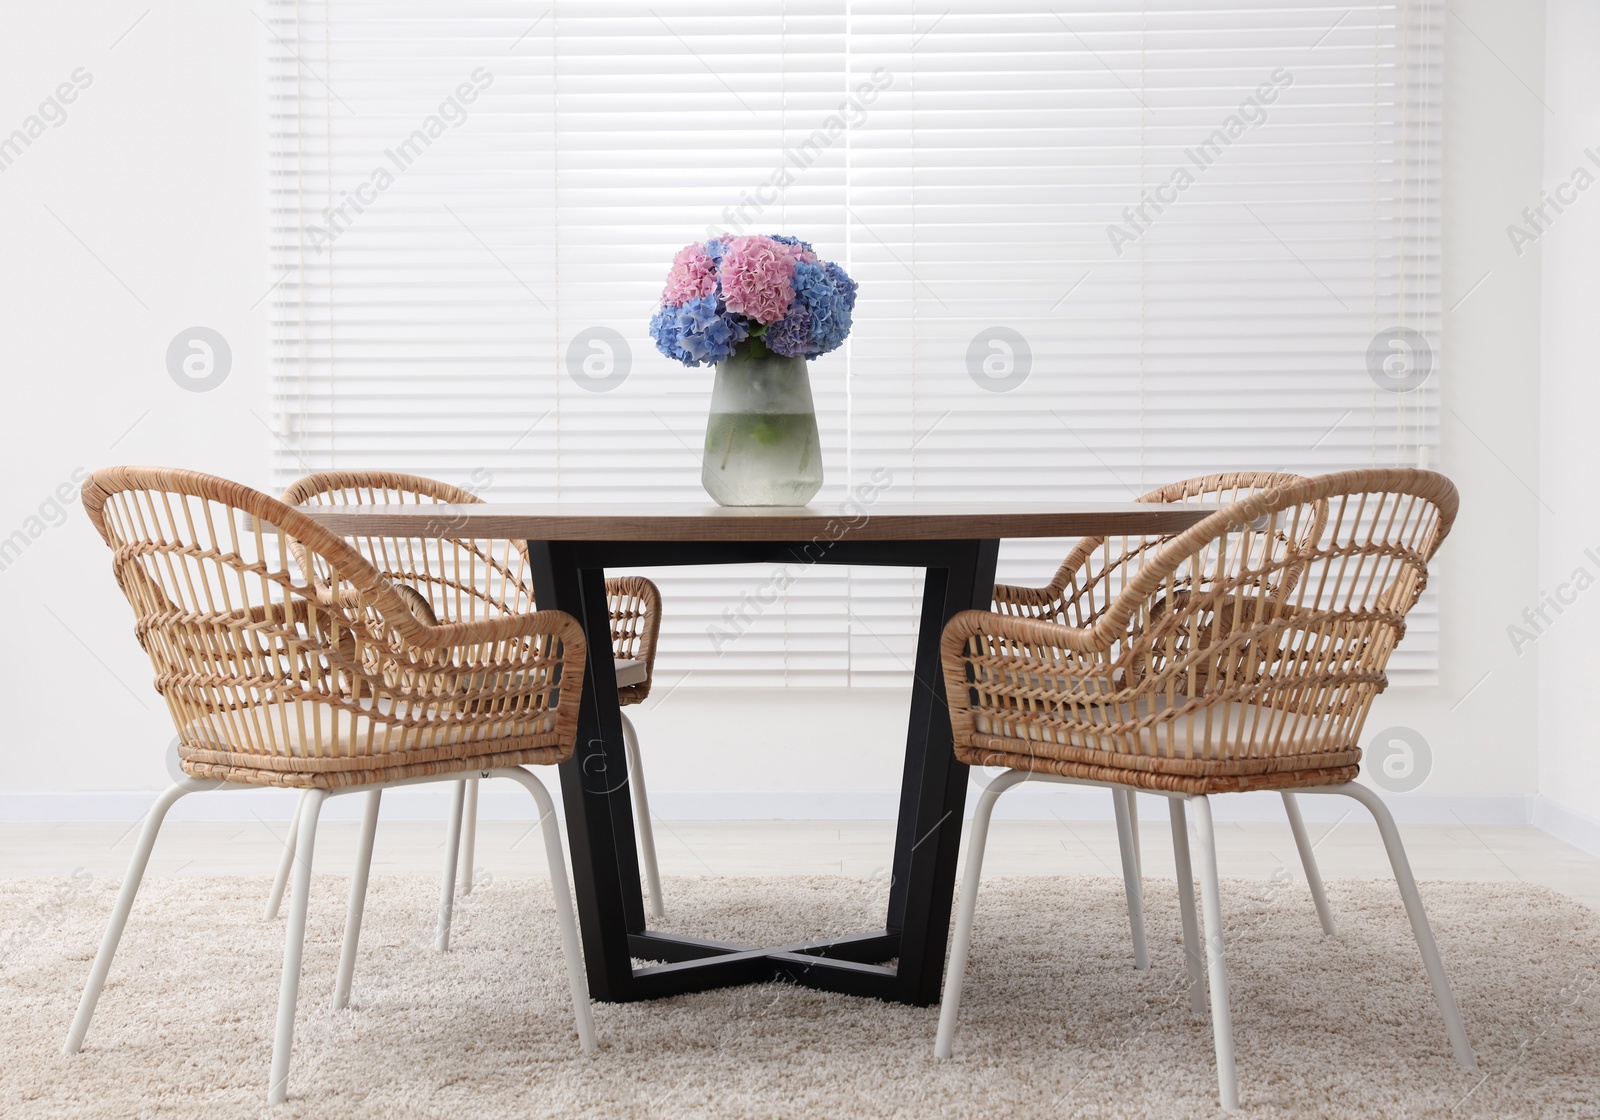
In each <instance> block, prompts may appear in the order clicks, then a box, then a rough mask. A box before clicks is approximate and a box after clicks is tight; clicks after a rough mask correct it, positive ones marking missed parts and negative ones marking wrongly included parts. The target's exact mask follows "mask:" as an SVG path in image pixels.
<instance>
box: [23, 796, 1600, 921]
mask: <svg viewBox="0 0 1600 1120" xmlns="http://www.w3.org/2000/svg"><path fill="white" fill-rule="evenodd" d="M1144 812H1145V813H1146V814H1147V815H1146V816H1145V817H1144V819H1143V821H1142V825H1143V827H1142V849H1143V852H1144V868H1145V874H1146V875H1149V876H1152V877H1154V876H1164V877H1167V878H1170V877H1171V876H1172V874H1173V869H1172V843H1171V836H1170V833H1169V831H1168V825H1167V821H1166V818H1165V814H1164V813H1163V814H1162V815H1161V816H1160V817H1159V818H1157V817H1154V816H1151V815H1148V814H1150V812H1151V809H1150V808H1146V809H1145V810H1144ZM286 823H287V822H286V821H282V820H265V819H262V820H256V821H252V822H250V823H248V824H221V823H203V822H184V821H175V822H172V823H170V824H168V825H167V826H166V828H165V829H164V830H163V831H162V836H161V840H160V842H159V843H158V844H157V845H156V851H155V855H154V857H153V858H152V860H151V863H150V871H149V873H150V874H151V875H157V876H191V875H194V876H199V875H270V874H271V873H272V871H273V869H274V868H275V867H276V865H277V860H278V855H279V853H280V851H281V850H282V843H283V837H284V834H285V831H286ZM1307 827H1308V829H1309V831H1310V833H1311V838H1312V841H1313V843H1314V844H1315V845H1316V853H1317V859H1318V863H1319V865H1320V866H1321V868H1322V873H1323V875H1324V876H1325V877H1327V878H1330V879H1338V878H1388V877H1389V865H1388V861H1387V859H1386V858H1385V856H1384V851H1383V844H1382V842H1381V841H1380V840H1379V838H1378V832H1377V829H1376V828H1375V827H1374V826H1373V825H1371V824H1368V823H1357V822H1356V821H1353V820H1352V821H1346V822H1341V823H1339V824H1336V825H1331V826H1330V825H1327V824H1316V823H1311V824H1308V826H1307ZM356 829H357V826H356V825H355V824H354V823H350V822H342V821H331V822H328V823H326V824H325V825H324V826H323V827H322V830H321V831H320V832H319V834H318V840H317V860H316V863H317V868H318V870H319V871H321V872H323V873H326V874H334V875H340V874H347V873H348V869H349V866H350V861H351V858H352V856H353V853H354V849H355V838H356ZM1401 833H1402V835H1403V837H1404V839H1405V842H1406V849H1407V851H1408V853H1409V854H1410V857H1411V863H1412V867H1413V869H1414V870H1415V871H1416V874H1417V877H1418V878H1419V879H1422V880H1429V879H1455V880H1465V881H1496V880H1498V881H1519V880H1520V881H1524V882H1529V883H1535V884H1540V885H1542V886H1546V887H1549V888H1551V889H1552V890H1556V891H1559V892H1561V893H1562V894H1565V895H1567V896H1568V897H1570V898H1573V899H1575V900H1577V901H1578V902H1581V903H1583V904H1584V905H1586V906H1589V907H1592V908H1594V909H1596V910H1600V859H1596V858H1595V857H1593V856H1590V855H1587V854H1586V853H1584V852H1582V851H1580V850H1578V849H1577V848H1574V847H1571V846H1570V845H1568V844H1564V843H1562V842H1561V841H1559V840H1556V839H1554V838H1553V837H1551V836H1549V835H1547V834H1546V833H1543V832H1540V831H1539V830H1537V829H1534V828H1509V827H1487V826H1474V827H1470V828H1469V827H1467V826H1465V825H1403V826H1401ZM443 834H444V827H443V824H442V823H433V822H427V821H385V822H382V823H381V824H380V827H379V830H378V841H377V848H376V851H375V854H374V859H373V871H374V872H375V873H377V874H417V875H434V874H437V873H438V871H439V870H440V861H441V860H442V856H443V843H442V841H443ZM135 835H136V828H135V826H132V825H122V824H28V825H18V824H12V825H0V877H10V878H21V877H33V876H53V875H68V874H71V873H72V872H73V871H74V870H76V869H78V868H83V869H85V870H87V871H89V872H91V873H92V874H94V875H97V876H99V875H110V876H120V875H121V874H122V872H123V870H124V869H125V867H126V865H127V861H128V855H129V853H130V852H131V850H132V847H133V842H134V838H135ZM1217 843H1218V849H1219V862H1220V865H1221V871H1222V874H1223V875H1224V876H1233V877H1240V878H1260V879H1270V878H1273V877H1282V876H1283V875H1285V874H1288V875H1290V876H1292V877H1294V878H1297V879H1298V878H1301V877H1302V876H1301V871H1300V863H1299V859H1298V857H1297V856H1296V854H1295V849H1294V841H1293V839H1292V838H1291V836H1290V834H1289V829H1288V826H1287V825H1286V824H1230V823H1219V824H1218V825H1217ZM892 844H893V826H892V824H891V822H888V821H855V822H839V821H710V822H690V821H657V822H656V845H657V850H658V854H659V857H660V862H661V873H662V874H663V875H666V876H672V875H848V876H853V877H858V878H860V877H869V876H873V875H887V873H888V872H887V868H888V864H889V856H890V850H891V847H892ZM477 873H478V874H479V875H480V876H481V875H485V874H489V875H495V876H500V877H511V878H532V877H537V876H541V875H543V874H544V873H545V871H544V853H543V852H542V850H541V848H540V840H539V832H538V830H537V829H536V828H534V827H533V826H532V823H531V822H528V823H523V822H508V821H485V822H483V823H482V824H481V825H480V826H479V833H478V857H477ZM985 873H986V874H991V875H1052V874H1056V875H1111V876H1118V875H1120V874H1121V871H1120V864H1119V863H1118V856H1117V846H1116V833H1115V830H1114V828H1113V826H1112V825H1110V824H1108V823H1098V822H1094V823H1089V822H1074V821H1048V822H1045V821H997V822H995V825H994V830H993V832H992V834H991V839H990V842H989V851H988V856H987V859H986V864H985Z"/></svg>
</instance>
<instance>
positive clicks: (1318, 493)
mask: <svg viewBox="0 0 1600 1120" xmlns="http://www.w3.org/2000/svg"><path fill="white" fill-rule="evenodd" d="M1199 484H1200V480H1196V481H1195V482H1191V483H1189V484H1180V485H1186V486H1190V487H1198V486H1199ZM1200 492H1204V491H1203V490H1200V489H1197V490H1196V493H1200ZM1213 492H1214V490H1213ZM1456 506H1457V496H1456V492H1455V488H1454V487H1453V486H1452V485H1451V483H1450V481H1449V480H1448V479H1446V478H1444V477H1443V476H1442V475H1438V474H1434V473H1432V472H1428V471H1420V470H1406V469H1395V470H1364V471H1348V472H1344V473H1340V474H1331V475H1323V476H1319V477H1316V478H1302V479H1291V480H1289V481H1285V482H1282V483H1280V484H1278V485H1274V486H1270V487H1268V488H1267V489H1264V490H1257V491H1255V492H1253V493H1251V494H1250V495H1249V496H1247V497H1245V498H1243V499H1242V500H1240V501H1237V502H1235V503H1233V504H1231V505H1228V506H1226V507H1225V508H1223V509H1221V510H1219V511H1218V512H1216V513H1214V514H1212V515H1211V516H1210V517H1208V518H1206V520H1204V521H1202V522H1200V523H1199V524H1197V525H1195V526H1193V527H1192V528H1190V529H1188V530H1187V531H1185V532H1183V533H1180V534H1177V535H1175V536H1173V537H1170V538H1167V539H1164V540H1157V541H1154V542H1151V541H1145V540H1122V541H1110V540H1108V541H1101V542H1097V543H1096V544H1095V549H1096V550H1100V549H1104V550H1105V552H1106V555H1108V556H1109V557H1110V558H1111V561H1112V562H1111V563H1109V564H1108V565H1105V566H1104V567H1106V568H1108V569H1110V570H1112V572H1113V574H1112V575H1109V576H1104V577H1102V578H1101V579H1100V580H1099V581H1098V582H1097V583H1095V584H1094V585H1093V586H1094V587H1095V588H1096V590H1095V593H1094V594H1095V596H1096V597H1094V598H1089V597H1087V596H1084V595H1080V596H1078V597H1076V598H1073V597H1070V596H1069V597H1067V599H1066V600H1065V601H1066V602H1067V603H1069V604H1078V605H1076V606H1069V607H1068V612H1069V613H1068V617H1071V618H1074V619H1077V620H1080V621H1079V622H1078V624H1077V625H1060V624H1056V623H1051V622H1046V621H1038V620H1029V619H1020V618H1007V617H1005V616H1001V615H996V614H993V613H990V612H979V611H971V612H966V613H964V614H962V615H959V616H957V618H956V619H954V620H953V621H952V622H951V624H950V626H949V627H948V628H947V629H946V632H945V641H944V652H945V674H946V684H947V688H948V689H949V695H950V696H951V697H952V698H953V700H954V701H956V702H953V703H952V705H951V709H952V722H953V724H954V729H955V733H956V742H957V751H958V754H960V755H961V756H962V759H963V761H967V762H981V763H983V764H986V765H1007V766H1018V767H1022V768H1040V769H1055V770H1058V772H1062V773H1067V772H1068V770H1069V769H1070V770H1071V772H1073V773H1076V774H1078V776H1092V775H1085V774H1084V773H1082V772H1080V771H1079V770H1078V769H1075V768H1077V767H1105V768H1107V774H1106V776H1107V777H1108V778H1115V777H1116V771H1117V770H1124V771H1126V770H1136V771H1142V772H1144V773H1145V775H1146V777H1147V779H1148V780H1146V781H1143V782H1141V784H1146V785H1152V786H1157V787H1160V788H1172V789H1188V790H1190V791H1191V792H1205V791H1206V789H1211V790H1217V791H1220V790H1221V789H1224V788H1230V786H1229V781H1228V780H1227V779H1242V778H1247V777H1248V778H1250V779H1252V780H1247V781H1243V782H1242V783H1241V782H1235V783H1234V785H1233V787H1232V788H1245V787H1246V786H1249V787H1252V788H1253V787H1254V786H1256V785H1265V784H1276V785H1280V786H1287V785H1293V784H1296V782H1297V781H1298V782H1300V783H1302V784H1311V783H1312V782H1314V781H1323V780H1348V778H1350V777H1353V776H1354V772H1355V771H1354V767H1355V766H1356V765H1357V764H1358V762H1359V759H1360V749H1359V746H1358V742H1359V737H1360V733H1361V727H1362V723H1363V721H1364V719H1365V717H1366V713H1367V710H1368V708H1369V706H1370V705H1371V702H1372V699H1373V698H1374V697H1375V696H1376V695H1377V693H1378V692H1379V691H1381V690H1382V688H1383V687H1384V684H1385V680H1386V678H1385V668H1386V666H1387V664H1388V660H1389V656H1390V654H1391V653H1392V652H1393V650H1394V648H1395V645H1396V644H1397V643H1398V642H1399V641H1400V639H1401V637H1402V636H1403V635H1404V633H1405V616H1406V613H1407V612H1408V611H1409V610H1410V609H1411V608H1412V607H1413V606H1414V605H1415V603H1416V601H1417V598H1418V596H1420V595H1421V593H1422V590H1423V588H1424V587H1425V586H1426V583H1427V576H1428V561H1429V559H1430V558H1431V557H1432V556H1433V554H1434V552H1435V550H1436V549H1437V548H1438V547H1439V544H1440V542H1441V541H1442V540H1443V539H1444V537H1445V535H1446V533H1448V532H1449V529H1450V525H1451V523H1452V521H1453V520H1454V518H1455V513H1456ZM1086 567H1087V565H1084V564H1081V563H1080V565H1079V568H1078V569H1077V570H1078V571H1080V572H1081V571H1083V570H1084V569H1085V568H1086ZM1070 612H1076V613H1075V614H1074V613H1070ZM962 698H964V699H965V700H966V701H967V702H966V703H961V702H959V700H960V699H962ZM1040 762H1045V763H1061V764H1066V765H1065V767H1057V766H1053V765H1046V766H1039V765H1038V763H1040ZM1278 771H1282V772H1285V773H1287V772H1289V771H1294V772H1297V773H1298V774H1299V777H1298V778H1297V779H1294V780H1281V781H1276V782H1269V781H1267V780H1266V776H1267V775H1271V774H1273V773H1274V772H1278ZM1315 771H1320V772H1322V773H1321V774H1320V775H1317V774H1314V773H1313V772H1315ZM1158 776H1160V780H1157V777H1158ZM1280 776H1281V775H1280ZM1191 779H1193V780H1194V781H1191ZM1201 779H1204V780H1205V781H1203V782H1201V784H1200V785H1195V784H1194V782H1195V781H1200V780H1201ZM1253 779H1262V780H1260V781H1256V780H1253ZM1207 782H1209V783H1211V784H1209V785H1207V784H1206V783H1207ZM1218 783H1220V784H1218ZM1202 786H1205V788H1201V787H1202Z"/></svg>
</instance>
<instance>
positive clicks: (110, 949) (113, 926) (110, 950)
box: [61, 778, 207, 1054]
mask: <svg viewBox="0 0 1600 1120" xmlns="http://www.w3.org/2000/svg"><path fill="white" fill-rule="evenodd" d="M202 788H207V787H204V786H202V785H201V784H200V783H198V782H195V781H193V780H192V779H187V778H186V779H184V780H183V781H181V782H178V783H177V784H176V785H173V786H171V787H170V788H168V789H167V791H166V792H165V793H163V794H162V795H161V796H160V797H158V798H156V803H155V804H154V805H152V806H150V811H149V812H148V813H146V814H145V818H144V828H143V829H141V830H140V832H139V842H138V843H137V844H135V845H134V848H133V858H132V859H131V860H129V861H128V873H127V874H126V875H125V876H123V879H122V889H121V890H120V891H118V892H117V902H116V905H115V906H113V907H112V908H111V922H110V924H109V925H107V926H106V932H105V936H104V937H102V938H101V939H100V951H99V952H98V953H96V954H95V957H94V964H93V966H91V967H90V969H89V979H88V981H87V982H86V983H85V984H84V986H83V998H82V999H80V1000H79V1001H78V1013H77V1014H76V1015H74V1016H73V1017H72V1026H71V1027H69V1028H68V1029H67V1043H66V1045H65V1046H63V1047H62V1048H61V1052H62V1053H63V1054H76V1053H77V1052H78V1051H79V1050H81V1049H83V1040H84V1037H85V1036H86V1035H87V1034H88V1033H89V1020H91V1019H93V1018H94V1006H95V1004H96V1003H98V1002H99V1000H100V991H101V989H102V988H104V987H105V984H106V974H107V973H109V972H110V971H111V960H112V958H113V957H115V956H116V955H117V944H118V942H120V941H121V940H122V930H123V927H124V926H126V925H127V924H128V913H129V911H131V910H132V909H133V899H134V896H135V895H137V894H138V893H139V884H140V883H141V882H143V881H144V869H145V867H146V866H148V865H149V863H150V850H151V849H152V848H154V847H155V846H156V836H157V835H158V834H159V833H160V832H161V822H162V821H164V820H165V819H166V817H167V810H168V809H171V808H172V806H173V805H175V804H176V803H177V801H178V799H179V798H181V797H183V796H184V795H185V794H189V793H193V792H194V791H195V790H197V789H202Z"/></svg>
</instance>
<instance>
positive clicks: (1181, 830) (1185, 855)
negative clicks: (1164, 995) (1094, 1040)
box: [1167, 797, 1206, 1015]
mask: <svg viewBox="0 0 1600 1120" xmlns="http://www.w3.org/2000/svg"><path fill="white" fill-rule="evenodd" d="M1167 812H1168V814H1169V816H1170V817H1171V819H1172V857H1173V861H1174V862H1175V863H1176V864H1177V870H1178V914H1179V917H1180V919H1181V920H1182V922H1183V961H1184V968H1185V969H1186V970H1187V971H1188V973H1189V1006H1190V1007H1191V1008H1193V1009H1194V1011H1195V1013H1196V1014H1197V1015H1204V1014H1205V1013H1206V992H1205V984H1206V970H1205V965H1204V964H1203V963H1202V962H1201V957H1200V923H1199V921H1198V919H1197V918H1196V916H1195V912H1194V869H1193V868H1192V867H1191V866H1190V864H1189V822H1188V820H1187V818H1186V816H1185V814H1184V811H1183V799H1182V798H1178V797H1169V798H1167Z"/></svg>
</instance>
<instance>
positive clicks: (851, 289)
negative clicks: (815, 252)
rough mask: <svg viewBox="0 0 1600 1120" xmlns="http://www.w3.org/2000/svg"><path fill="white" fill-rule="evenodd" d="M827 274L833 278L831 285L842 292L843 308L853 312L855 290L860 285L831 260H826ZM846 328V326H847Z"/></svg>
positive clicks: (854, 307)
mask: <svg viewBox="0 0 1600 1120" xmlns="http://www.w3.org/2000/svg"><path fill="white" fill-rule="evenodd" d="M828 275H829V276H830V277H832V279H833V286H834V287H836V288H838V289H839V290H840V291H841V292H843V293H844V309H845V310H846V311H850V312H853V311H855V309H856V290H857V289H858V288H860V287H861V285H860V284H857V283H856V282H855V281H854V280H852V279H850V276H849V274H847V273H846V272H845V270H844V269H842V268H840V267H839V266H838V265H836V264H834V263H833V262H832V261H829V262H828ZM847 329H848V328H847Z"/></svg>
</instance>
